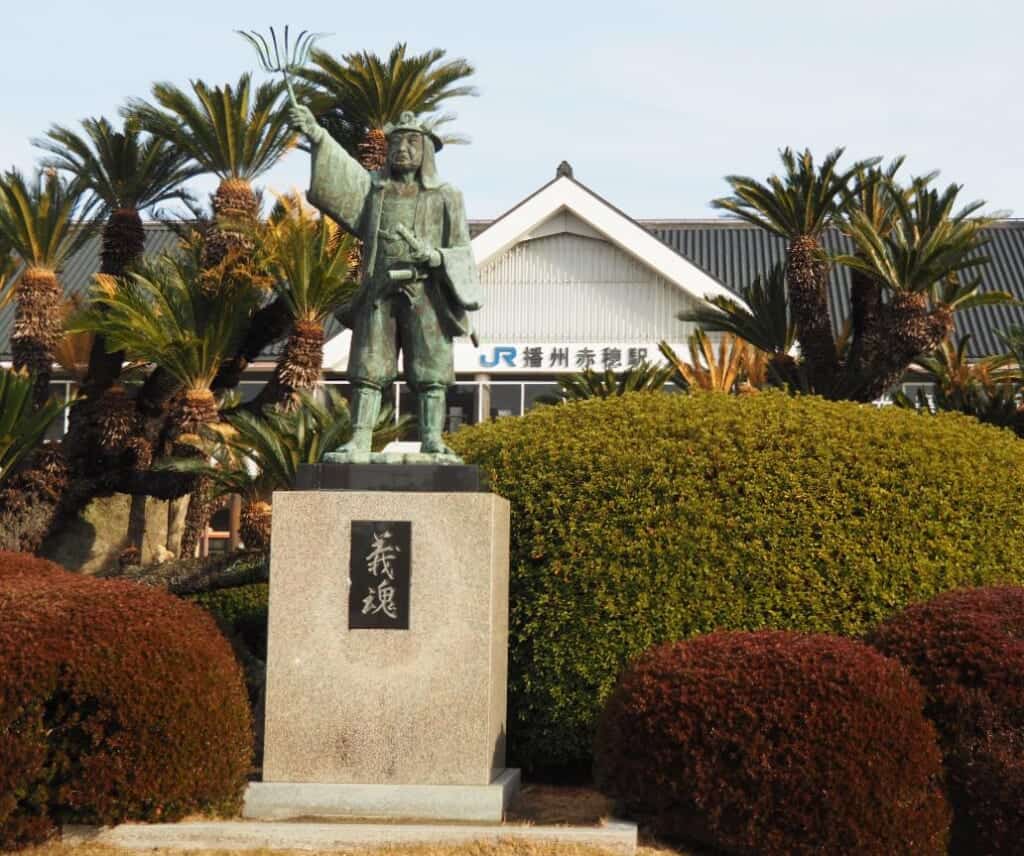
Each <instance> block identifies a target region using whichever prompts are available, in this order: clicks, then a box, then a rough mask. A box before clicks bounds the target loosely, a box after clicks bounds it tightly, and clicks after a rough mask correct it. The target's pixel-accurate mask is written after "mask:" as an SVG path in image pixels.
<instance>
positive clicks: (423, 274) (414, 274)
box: [388, 267, 430, 282]
mask: <svg viewBox="0 0 1024 856" xmlns="http://www.w3.org/2000/svg"><path fill="white" fill-rule="evenodd" d="M429 276H430V274H429V273H427V271H425V270H419V269H418V268H414V267H411V268H392V269H391V270H389V271H388V279H389V280H390V281H391V282H415V281H417V280H424V279H427V278H428V277H429Z"/></svg>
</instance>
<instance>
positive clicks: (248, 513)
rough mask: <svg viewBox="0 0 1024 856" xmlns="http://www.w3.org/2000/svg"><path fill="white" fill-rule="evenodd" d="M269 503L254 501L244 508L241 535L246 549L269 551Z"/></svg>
mask: <svg viewBox="0 0 1024 856" xmlns="http://www.w3.org/2000/svg"><path fill="white" fill-rule="evenodd" d="M270 518H271V507H270V503H269V502H263V501H262V500H254V501H251V502H246V503H245V505H244V506H242V520H241V535H242V540H243V541H244V542H245V546H246V549H249V550H267V549H269V547H270Z"/></svg>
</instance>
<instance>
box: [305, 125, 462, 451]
mask: <svg viewBox="0 0 1024 856" xmlns="http://www.w3.org/2000/svg"><path fill="white" fill-rule="evenodd" d="M289 115H290V119H291V122H292V125H293V126H294V127H295V128H296V129H297V130H299V131H301V132H302V133H303V134H305V136H306V137H308V138H309V141H310V146H311V151H312V159H313V163H312V176H311V179H310V187H309V193H308V194H307V195H308V198H309V201H310V202H311V203H312V204H313V205H315V206H316V207H317V208H319V209H320V211H322V212H323V213H324V214H326V215H327V216H329V217H331V218H332V219H333V220H335V221H337V222H338V224H339V225H340V226H341V227H342V228H343V229H345V230H346V231H348V232H350V233H351V234H353V235H354V236H355V237H357V238H359V240H361V241H362V242H363V261H362V277H361V280H360V283H359V288H358V290H357V291H356V293H355V295H354V297H353V298H352V300H351V302H350V303H349V304H347V305H346V306H345V307H343V309H342V310H341V311H340V312H339V314H338V319H339V320H340V321H341V322H342V323H343V324H344V325H345V326H347V327H350V328H351V330H352V344H351V350H350V352H349V361H348V377H349V381H350V382H351V383H352V385H353V396H352V424H353V434H352V439H351V440H350V441H349V442H348V443H346V444H345V445H344V446H342V447H341V448H340V449H338V450H337V452H336V453H334V454H333V455H332V456H331V457H332V458H333V459H334V460H338V459H345V458H350V457H352V456H353V454H359V453H369V451H370V443H371V439H372V436H373V429H374V426H375V425H376V423H377V419H378V416H379V413H380V406H381V393H382V392H383V390H384V389H385V388H386V387H387V386H389V385H390V384H391V383H392V382H393V381H394V380H395V379H396V378H397V376H398V355H399V353H400V352H401V354H402V361H403V367H404V376H405V380H406V381H407V382H408V383H409V385H410V387H411V388H412V389H413V391H414V392H415V394H416V398H417V411H418V421H419V429H420V438H421V441H422V442H421V447H420V448H421V452H424V453H427V454H430V455H434V456H439V457H444V458H446V459H454V460H458V459H457V458H456V457H455V456H454V453H453V452H452V450H451V449H449V448H448V447H447V446H446V445H445V444H444V442H443V440H442V439H441V435H442V432H443V430H444V422H445V397H446V394H447V388H448V387H449V386H451V385H452V384H453V383H454V382H455V370H454V361H453V350H452V340H453V339H455V338H456V337H457V336H472V335H473V334H472V328H471V326H470V322H469V318H468V316H467V313H468V312H470V311H472V310H475V309H479V308H480V304H481V290H480V283H479V280H478V277H477V270H476V264H475V263H474V261H473V250H472V248H471V246H470V238H469V227H468V224H467V222H466V212H465V206H464V204H463V201H462V194H461V193H460V192H459V191H458V190H456V189H455V188H454V187H452V186H451V185H450V184H445V183H444V182H442V181H441V179H440V178H439V177H438V175H437V169H436V167H435V165H434V155H435V154H436V153H437V152H438V151H440V150H441V146H442V142H441V139H440V138H439V137H438V136H437V135H436V134H435V133H433V132H432V131H431V130H430V129H429V128H427V127H425V126H424V125H423V124H422V123H421V122H420V121H419V120H418V119H417V118H416V116H414V115H413V114H412V113H408V112H406V113H402V115H401V116H400V118H399V121H398V122H397V123H396V124H393V125H388V126H386V127H385V128H384V134H385V136H386V138H387V141H388V155H387V162H386V164H385V165H384V167H383V168H382V169H381V170H379V171H377V172H370V171H368V170H366V169H364V168H363V167H362V166H361V165H360V164H359V162H358V161H356V160H355V159H354V158H352V157H351V156H350V155H349V154H348V153H347V152H346V151H345V149H344V148H342V146H341V145H340V144H339V143H337V142H336V141H335V140H334V139H332V138H331V136H330V135H329V134H328V133H327V131H326V130H325V129H324V128H323V127H321V126H320V125H319V124H318V123H317V121H316V119H315V117H314V116H313V113H312V111H310V110H309V108H307V107H304V106H301V105H295V106H293V107H291V109H290V114H289Z"/></svg>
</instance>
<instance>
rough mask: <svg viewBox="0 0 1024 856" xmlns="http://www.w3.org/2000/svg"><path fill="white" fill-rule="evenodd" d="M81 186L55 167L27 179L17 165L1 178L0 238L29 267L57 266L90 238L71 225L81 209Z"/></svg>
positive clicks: (80, 212) (85, 232)
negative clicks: (68, 179) (64, 177)
mask: <svg viewBox="0 0 1024 856" xmlns="http://www.w3.org/2000/svg"><path fill="white" fill-rule="evenodd" d="M82 192H83V188H82V186H81V185H80V184H79V183H77V182H69V181H65V180H64V179H62V178H61V177H60V176H59V175H57V173H56V171H54V170H38V171H37V172H36V173H35V175H34V176H33V177H32V178H31V179H26V178H25V177H24V175H22V174H21V172H19V171H18V170H16V169H12V170H9V171H8V172H6V173H5V174H4V175H3V177H2V178H0V240H2V241H3V242H5V243H6V244H7V245H8V246H9V247H10V248H11V249H12V250H13V251H14V252H15V253H17V254H18V255H19V256H20V257H21V260H22V261H23V262H24V263H25V264H26V265H27V266H29V267H41V268H47V269H49V270H54V271H55V270H59V269H60V267H61V265H62V264H63V263H64V261H65V260H66V259H67V258H68V257H69V256H70V255H72V254H73V253H74V252H75V251H76V250H77V249H78V248H79V247H81V246H82V244H83V243H84V242H85V241H86V240H87V239H88V238H89V232H88V230H86V229H84V228H80V227H76V226H75V225H74V218H75V217H76V216H77V215H80V214H82V213H83V206H82V205H81V202H82Z"/></svg>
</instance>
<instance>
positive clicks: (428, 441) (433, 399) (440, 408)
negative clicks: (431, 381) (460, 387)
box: [416, 386, 455, 455]
mask: <svg viewBox="0 0 1024 856" xmlns="http://www.w3.org/2000/svg"><path fill="white" fill-rule="evenodd" d="M416 392H417V404H418V406H419V424H420V451H421V452H424V453H426V454H428V455H453V454H455V453H454V452H453V451H452V450H451V449H449V448H448V447H447V446H446V445H445V444H444V441H443V440H442V439H441V435H442V434H443V433H444V417H445V406H446V398H447V396H446V392H447V391H446V390H445V388H444V387H443V386H425V387H420V388H419V389H418V390H417V391H416Z"/></svg>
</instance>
